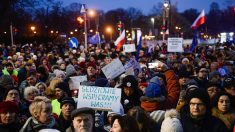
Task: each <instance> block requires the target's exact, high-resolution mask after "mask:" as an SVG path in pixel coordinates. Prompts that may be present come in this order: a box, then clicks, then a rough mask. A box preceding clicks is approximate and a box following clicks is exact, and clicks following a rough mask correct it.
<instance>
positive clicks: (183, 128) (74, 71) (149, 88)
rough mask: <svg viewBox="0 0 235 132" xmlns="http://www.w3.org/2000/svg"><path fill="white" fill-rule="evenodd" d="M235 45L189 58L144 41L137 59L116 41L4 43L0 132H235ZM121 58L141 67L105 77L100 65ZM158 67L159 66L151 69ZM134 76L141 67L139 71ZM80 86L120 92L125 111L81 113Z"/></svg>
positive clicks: (208, 48) (200, 49) (207, 48)
mask: <svg viewBox="0 0 235 132" xmlns="http://www.w3.org/2000/svg"><path fill="white" fill-rule="evenodd" d="M234 54H235V45H233V44H231V45H229V44H215V45H199V46H197V47H196V49H195V50H194V51H193V52H190V51H189V46H185V47H184V52H183V53H169V52H167V45H166V44H162V45H158V44H156V45H155V46H154V48H151V50H149V48H148V46H147V44H146V43H143V44H142V48H141V49H140V51H139V52H138V54H136V52H133V53H125V52H123V51H122V50H116V47H115V46H114V44H102V45H98V46H96V45H89V46H88V49H87V50H85V49H84V47H83V46H80V47H79V48H77V49H76V48H72V49H70V48H68V46H67V45H66V44H58V43H47V44H37V45H36V44H34V45H33V44H25V45H12V46H6V45H4V44H1V45H0V55H1V58H0V63H1V65H0V68H1V70H0V131H1V132H39V131H41V132H43V131H44V132H45V131H61V132H80V131H81V132H105V131H110V132H227V131H228V132H232V131H235V129H234V125H235V111H234V108H235V105H234V103H235V102H234V101H235V62H234V59H235V58H234ZM116 58H119V59H120V61H121V62H122V64H123V65H125V64H126V63H127V62H128V61H129V60H132V59H136V61H137V62H138V65H139V67H140V68H141V70H139V71H138V72H133V74H130V73H128V74H127V73H125V72H124V73H122V74H121V75H119V76H118V77H116V78H114V79H110V78H108V79H107V78H106V76H105V74H104V73H103V71H102V68H103V67H104V66H106V65H108V64H109V63H111V62H112V60H114V59H116ZM150 63H154V64H156V65H154V67H151V68H150V67H149V64H150ZM134 71H135V70H134ZM82 75H86V76H87V81H84V82H81V85H86V86H97V87H111V88H119V89H121V91H122V92H121V100H120V103H121V105H120V106H121V107H120V110H119V111H104V110H97V109H93V108H88V107H82V108H80V107H79V108H78V106H79V104H78V103H77V98H78V93H79V90H74V89H73V90H72V88H71V85H70V82H71V77H74V76H82Z"/></svg>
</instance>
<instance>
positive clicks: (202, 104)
mask: <svg viewBox="0 0 235 132" xmlns="http://www.w3.org/2000/svg"><path fill="white" fill-rule="evenodd" d="M189 106H190V107H195V106H198V107H202V106H205V104H204V103H189Z"/></svg>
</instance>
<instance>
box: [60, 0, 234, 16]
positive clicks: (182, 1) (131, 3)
mask: <svg viewBox="0 0 235 132" xmlns="http://www.w3.org/2000/svg"><path fill="white" fill-rule="evenodd" d="M61 1H62V2H63V4H64V6H67V5H69V4H70V3H73V2H77V3H82V4H86V6H87V8H93V9H101V10H104V11H105V12H106V11H108V10H111V9H117V8H124V9H126V8H129V7H135V8H138V9H141V10H142V11H143V13H144V14H149V13H150V10H151V9H152V7H153V5H157V4H158V2H162V3H163V2H164V0H61ZM226 1H233V2H232V4H233V5H235V0H171V4H173V5H176V6H177V8H178V11H179V12H182V11H184V10H185V9H189V8H196V9H198V10H199V12H200V11H201V10H202V9H205V11H206V12H208V11H209V9H210V4H211V3H212V2H217V3H219V6H220V8H222V9H223V8H225V7H227V5H228V4H226Z"/></svg>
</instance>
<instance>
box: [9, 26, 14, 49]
mask: <svg viewBox="0 0 235 132" xmlns="http://www.w3.org/2000/svg"><path fill="white" fill-rule="evenodd" d="M10 33H11V46H13V45H14V40H13V31H12V23H11V25H10Z"/></svg>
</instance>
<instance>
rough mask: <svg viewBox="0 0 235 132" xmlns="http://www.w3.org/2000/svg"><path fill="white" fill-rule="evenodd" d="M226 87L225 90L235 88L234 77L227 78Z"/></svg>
mask: <svg viewBox="0 0 235 132" xmlns="http://www.w3.org/2000/svg"><path fill="white" fill-rule="evenodd" d="M224 87H225V88H230V87H235V79H234V77H227V78H226V79H225V80H224Z"/></svg>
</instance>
